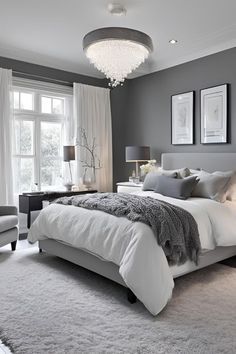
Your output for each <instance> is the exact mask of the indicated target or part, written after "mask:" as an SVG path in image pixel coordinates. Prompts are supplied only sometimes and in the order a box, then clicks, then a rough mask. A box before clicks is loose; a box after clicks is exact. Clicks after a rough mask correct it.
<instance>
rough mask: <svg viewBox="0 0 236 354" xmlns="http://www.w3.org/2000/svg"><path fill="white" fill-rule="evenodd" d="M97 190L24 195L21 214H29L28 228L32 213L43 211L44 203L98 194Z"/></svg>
mask: <svg viewBox="0 0 236 354" xmlns="http://www.w3.org/2000/svg"><path fill="white" fill-rule="evenodd" d="M96 192H97V191H96V190H88V191H78V192H73V191H71V192H66V191H65V192H64V191H62V192H42V193H40V192H39V193H24V194H20V195H19V212H20V213H23V214H27V227H28V229H29V228H30V225H31V211H35V210H41V209H42V208H43V201H44V200H46V201H49V202H52V201H53V200H55V199H57V198H60V197H71V196H73V195H78V194H87V193H96Z"/></svg>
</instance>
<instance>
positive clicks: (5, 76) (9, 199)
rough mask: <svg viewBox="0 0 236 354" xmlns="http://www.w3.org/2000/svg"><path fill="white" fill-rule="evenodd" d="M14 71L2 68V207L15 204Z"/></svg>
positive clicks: (0, 184) (0, 179)
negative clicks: (13, 139) (13, 168)
mask: <svg viewBox="0 0 236 354" xmlns="http://www.w3.org/2000/svg"><path fill="white" fill-rule="evenodd" d="M11 88H12V71H11V70H6V69H2V68H0V205H4V204H13V175H12V133H13V129H12V121H13V114H12V109H11Z"/></svg>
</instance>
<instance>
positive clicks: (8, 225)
mask: <svg viewBox="0 0 236 354" xmlns="http://www.w3.org/2000/svg"><path fill="white" fill-rule="evenodd" d="M17 224H18V217H17V216H16V215H4V216H0V233H1V232H4V231H7V230H10V229H12V228H13V227H15V226H16V225H17ZM0 237H1V234H0Z"/></svg>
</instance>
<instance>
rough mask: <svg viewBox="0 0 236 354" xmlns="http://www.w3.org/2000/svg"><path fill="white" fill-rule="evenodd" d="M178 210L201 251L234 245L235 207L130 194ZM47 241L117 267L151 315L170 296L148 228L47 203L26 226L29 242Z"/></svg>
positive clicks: (169, 281)
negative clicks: (192, 223)
mask: <svg viewBox="0 0 236 354" xmlns="http://www.w3.org/2000/svg"><path fill="white" fill-rule="evenodd" d="M135 194H138V195H141V196H144V197H145V196H151V197H153V198H158V199H161V200H165V201H167V202H169V203H172V204H175V205H178V206H180V207H182V208H184V209H186V210H187V211H189V212H190V213H191V214H192V215H193V217H194V218H195V220H196V222H197V224H198V229H199V234H200V241H201V246H202V249H203V250H211V249H214V248H215V247H216V246H232V245H236V203H232V202H226V203H224V204H220V203H217V202H215V201H212V200H208V199H203V198H190V199H188V200H186V201H182V200H178V199H174V198H169V197H164V196H162V195H160V194H157V193H154V192H136V193H135ZM47 238H51V239H55V240H59V241H63V242H66V243H68V244H71V245H72V246H74V247H77V248H80V249H83V250H86V251H88V252H91V253H93V254H95V255H97V256H98V257H100V258H102V259H104V260H107V261H111V262H113V263H115V264H117V265H118V266H119V272H120V275H121V277H122V278H123V279H124V281H125V283H126V285H127V287H129V288H130V289H131V290H132V291H133V292H134V294H135V295H136V296H137V298H138V299H139V300H140V301H142V302H143V304H144V305H145V306H146V308H147V309H148V310H149V311H150V312H151V313H152V314H153V315H157V314H158V313H159V312H160V311H161V310H162V309H163V307H164V306H165V305H166V303H167V302H168V300H169V299H170V297H171V294H172V289H173V287H174V281H173V276H172V273H171V269H170V267H169V266H168V263H167V260H166V257H165V255H164V252H163V250H162V248H161V247H160V246H158V244H157V241H156V239H155V236H154V234H153V232H152V230H151V228H150V227H149V226H147V225H145V224H143V223H140V222H135V223H134V222H131V221H129V220H128V219H126V218H123V217H121V218H118V217H116V216H113V215H110V214H107V213H104V212H102V211H96V210H92V211H91V210H86V209H83V208H79V207H74V206H65V205H60V204H51V205H49V206H48V207H46V208H45V209H43V210H42V211H41V212H40V214H39V216H38V218H37V219H36V220H35V222H34V223H33V225H32V226H31V228H30V230H29V234H28V240H29V241H30V242H36V241H38V240H44V239H47Z"/></svg>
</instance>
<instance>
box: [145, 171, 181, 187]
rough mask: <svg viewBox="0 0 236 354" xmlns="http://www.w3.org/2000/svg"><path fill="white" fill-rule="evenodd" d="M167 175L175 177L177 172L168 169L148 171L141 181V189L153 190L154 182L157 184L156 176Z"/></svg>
mask: <svg viewBox="0 0 236 354" xmlns="http://www.w3.org/2000/svg"><path fill="white" fill-rule="evenodd" d="M162 175H165V176H168V177H171V178H176V177H177V173H176V172H169V171H153V172H149V173H148V174H147V175H146V177H145V179H144V182H143V191H154V190H155V187H156V184H157V178H158V177H159V176H162Z"/></svg>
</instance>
